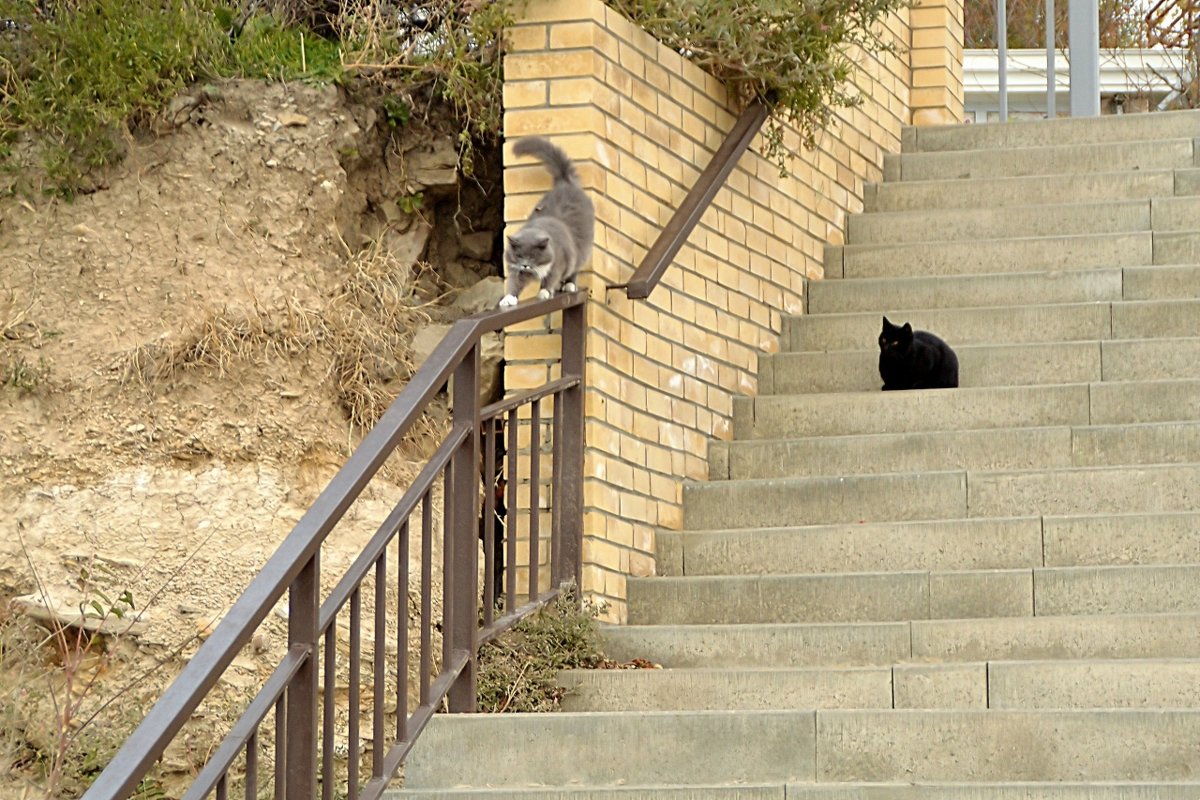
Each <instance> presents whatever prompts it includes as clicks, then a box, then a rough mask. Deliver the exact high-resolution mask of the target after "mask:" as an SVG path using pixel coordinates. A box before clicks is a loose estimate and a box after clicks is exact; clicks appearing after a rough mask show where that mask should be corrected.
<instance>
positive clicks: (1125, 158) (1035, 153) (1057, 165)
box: [883, 132, 1198, 181]
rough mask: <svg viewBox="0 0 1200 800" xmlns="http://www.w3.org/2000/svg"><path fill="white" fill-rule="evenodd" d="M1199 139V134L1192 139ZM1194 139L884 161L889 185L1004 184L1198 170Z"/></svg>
mask: <svg viewBox="0 0 1200 800" xmlns="http://www.w3.org/2000/svg"><path fill="white" fill-rule="evenodd" d="M1196 135H1198V134H1197V133H1196V132H1194V133H1192V134H1191V136H1196ZM1194 166H1198V165H1197V164H1195V163H1193V155H1192V139H1191V138H1190V137H1188V138H1179V139H1152V140H1138V141H1128V142H1113V141H1105V142H1101V143H1082V144H1074V145H1066V144H1058V143H1055V144H1045V145H1033V146H1025V147H1008V148H1004V149H986V150H966V151H963V150H947V151H937V152H934V151H924V152H913V153H900V154H891V153H886V154H884V157H883V174H884V180H887V181H914V180H915V181H921V180H938V179H946V178H957V179H969V178H1004V177H1016V176H1021V175H1064V174H1078V173H1087V172H1113V171H1118V170H1153V169H1174V168H1177V167H1194Z"/></svg>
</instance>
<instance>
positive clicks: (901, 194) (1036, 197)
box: [863, 169, 1200, 213]
mask: <svg viewBox="0 0 1200 800" xmlns="http://www.w3.org/2000/svg"><path fill="white" fill-rule="evenodd" d="M1193 173H1195V174H1193ZM1197 190H1200V169H1174V170H1172V169H1158V170H1136V171H1132V172H1090V173H1083V174H1078V175H1033V176H1022V177H1016V178H976V179H974V180H972V181H970V182H963V181H962V180H961V179H959V178H949V179H944V180H928V181H901V182H892V183H868V184H866V186H865V187H864V191H863V205H864V209H863V210H864V211H866V212H868V213H875V212H881V213H887V212H895V211H926V210H933V209H939V208H955V209H958V208H1005V207H1008V206H1024V205H1029V204H1030V203H1102V202H1106V201H1107V202H1113V201H1121V200H1143V199H1148V198H1151V197H1171V196H1173V195H1185V194H1197V193H1200V191H1197Z"/></svg>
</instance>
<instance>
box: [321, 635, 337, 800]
mask: <svg viewBox="0 0 1200 800" xmlns="http://www.w3.org/2000/svg"><path fill="white" fill-rule="evenodd" d="M324 662H325V663H324V666H325V691H324V694H325V697H324V699H323V702H324V703H325V705H324V706H323V708H322V709H321V719H322V724H321V800H333V786H334V783H336V781H337V779H336V777H335V776H336V773H337V761H336V760H335V758H334V754H333V724H334V711H336V710H337V701H336V699H335V695H336V693H337V618H336V617H335V618H334V620H333V621H332V622H331V623H330V625H329V630H327V631H325V658H324Z"/></svg>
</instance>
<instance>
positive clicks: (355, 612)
mask: <svg viewBox="0 0 1200 800" xmlns="http://www.w3.org/2000/svg"><path fill="white" fill-rule="evenodd" d="M361 684H362V592H361V591H359V587H357V586H356V587H354V591H353V592H351V593H350V698H349V704H350V715H349V716H350V719H349V731H348V732H347V754H346V787H347V791H348V793H349V797H350V798H351V800H353V798H355V797H357V796H358V754H359V750H360V747H359V719H358V718H359V715H360V711H359V708H360V705H359V704H360V695H361V692H362V686H361Z"/></svg>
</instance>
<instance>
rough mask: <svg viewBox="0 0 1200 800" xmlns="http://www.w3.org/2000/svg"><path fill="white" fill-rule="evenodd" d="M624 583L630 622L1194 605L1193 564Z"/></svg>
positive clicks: (1137, 610)
mask: <svg viewBox="0 0 1200 800" xmlns="http://www.w3.org/2000/svg"><path fill="white" fill-rule="evenodd" d="M1197 559H1200V554H1198V555H1197ZM628 585H629V622H630V624H634V625H734V624H738V625H741V624H757V623H788V622H809V623H821V622H892V621H903V620H918V619H975V618H981V617H1021V616H1034V615H1036V616H1052V617H1058V616H1070V615H1079V614H1092V615H1096V614H1151V613H1176V612H1185V611H1196V612H1200V567H1198V566H1195V565H1157V566H1121V567H1037V568H1034V569H1009V570H968V571H953V572H930V571H924V570H921V571H908V572H904V571H897V570H894V569H891V570H887V571H882V572H859V573H827V574H815V575H712V576H696V577H682V578H670V577H655V578H630V579H629V584H628Z"/></svg>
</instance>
